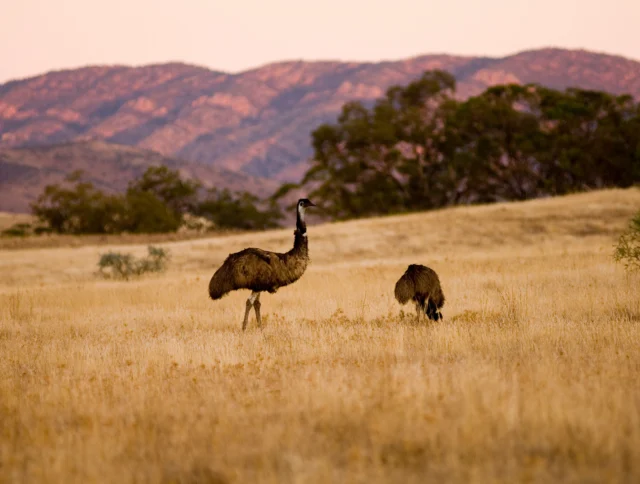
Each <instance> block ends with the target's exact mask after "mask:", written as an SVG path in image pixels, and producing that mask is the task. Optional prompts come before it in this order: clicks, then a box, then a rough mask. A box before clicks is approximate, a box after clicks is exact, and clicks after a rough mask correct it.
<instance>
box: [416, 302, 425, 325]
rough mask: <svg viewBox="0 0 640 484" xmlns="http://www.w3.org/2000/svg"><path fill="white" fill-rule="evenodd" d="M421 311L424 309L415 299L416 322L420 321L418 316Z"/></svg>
mask: <svg viewBox="0 0 640 484" xmlns="http://www.w3.org/2000/svg"><path fill="white" fill-rule="evenodd" d="M423 312H424V309H423V308H422V305H421V304H420V303H419V302H418V301H416V318H417V320H418V322H420V316H421V315H422V313H423Z"/></svg>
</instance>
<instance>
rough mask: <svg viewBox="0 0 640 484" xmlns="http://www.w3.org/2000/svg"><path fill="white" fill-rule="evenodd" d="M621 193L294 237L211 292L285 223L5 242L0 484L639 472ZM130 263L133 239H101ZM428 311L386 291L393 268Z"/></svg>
mask: <svg viewBox="0 0 640 484" xmlns="http://www.w3.org/2000/svg"><path fill="white" fill-rule="evenodd" d="M639 207H640V190H633V189H631V190H610V191H602V192H595V193H590V194H581V195H574V196H569V197H563V198H557V199H547V200H537V201H530V202H525V203H517V204H499V205H492V206H478V207H465V208H456V209H448V210H443V211H437V212H432V213H427V214H413V215H407V216H393V217H384V218H379V219H372V220H361V221H355V222H346V223H336V224H327V225H321V226H310V227H309V244H310V251H311V258H312V263H311V265H310V267H309V269H308V271H307V273H306V274H305V275H304V276H303V277H302V279H301V280H300V281H298V282H297V283H296V284H294V285H292V286H290V287H287V288H283V289H281V290H280V291H279V292H278V293H277V294H275V295H269V294H264V295H263V296H262V312H263V318H264V320H265V321H264V327H263V328H262V329H257V328H256V327H255V319H254V317H253V316H252V319H251V322H250V326H249V329H248V330H247V332H246V333H244V334H243V333H242V332H241V330H240V326H241V320H242V316H243V313H244V302H245V300H246V298H247V295H248V293H247V291H240V292H236V293H234V294H231V295H230V296H228V297H226V298H224V299H223V300H221V301H217V302H212V301H210V300H209V299H208V295H207V284H208V280H209V278H210V277H211V275H212V273H213V271H214V270H215V268H216V267H217V266H218V265H219V264H220V263H221V262H222V261H223V259H224V257H225V256H226V255H227V254H228V253H229V252H234V251H236V250H239V249H242V248H244V247H247V246H257V247H261V248H264V249H270V250H278V251H280V250H282V251H285V250H288V248H289V247H290V246H291V244H292V241H293V220H294V217H293V216H290V220H291V224H292V226H291V228H287V229H284V230H278V231H272V232H265V233H260V234H243V235H231V236H226V237H218V238H209V239H200V240H187V241H176V242H171V243H166V244H164V245H163V246H165V247H168V248H169V249H170V251H171V253H172V256H173V258H172V261H171V265H170V268H169V270H168V271H167V272H166V273H164V274H161V275H150V276H147V277H144V278H142V279H139V280H135V281H129V282H115V281H103V280H100V279H98V278H97V277H96V276H95V275H94V273H95V271H96V268H97V266H96V263H97V260H98V256H99V254H100V253H102V252H104V251H105V250H106V247H104V246H85V247H69V248H64V247H59V248H44V249H37V248H32V249H25V250H4V251H0V355H1V358H0V482H24V483H39V482H47V483H49V482H51V483H54V482H55V483H76V482H77V483H92V482H113V483H133V482H136V483H146V482H153V483H157V482H159V483H169V482H189V483H196V482H202V483H231V482H243V483H245V482H246V483H249V482H273V483H276V482H278V483H281V482H296V483H303V482H304V483H316V482H317V483H327V482H350V483H351V482H353V483H360V482H361V483H375V482H401V483H418V482H420V483H422V482H465V483H488V482H504V483H513V482H540V483H548V482H563V483H572V482H580V483H584V482H628V483H633V482H640V351H639V350H640V290H639V287H640V276H638V275H628V274H626V273H625V272H624V270H623V269H622V267H620V266H618V265H616V264H614V263H613V262H612V258H611V254H612V247H613V244H614V241H615V239H616V238H617V236H618V234H619V233H620V232H621V231H622V230H623V229H624V228H625V226H626V224H627V221H628V219H629V218H630V217H631V216H632V214H633V213H634V212H635V211H637V210H638V208H639ZM118 250H122V251H130V252H133V253H135V254H136V255H143V254H144V253H145V252H146V247H145V246H144V245H131V246H119V247H118ZM414 262H415V263H422V264H426V265H429V266H431V267H432V268H434V269H435V270H436V271H437V272H438V273H439V275H440V278H441V281H442V284H443V288H444V291H445V294H446V296H447V303H446V305H445V306H444V308H443V314H444V316H445V319H444V321H443V322H438V323H431V324H428V323H425V322H421V323H416V322H415V321H414V317H415V313H414V311H413V308H412V307H409V306H405V307H400V306H399V305H398V304H397V303H396V301H395V300H394V299H393V286H394V284H395V281H396V280H397V279H398V277H400V275H401V274H402V273H403V272H404V270H405V269H406V266H407V265H408V264H409V263H414Z"/></svg>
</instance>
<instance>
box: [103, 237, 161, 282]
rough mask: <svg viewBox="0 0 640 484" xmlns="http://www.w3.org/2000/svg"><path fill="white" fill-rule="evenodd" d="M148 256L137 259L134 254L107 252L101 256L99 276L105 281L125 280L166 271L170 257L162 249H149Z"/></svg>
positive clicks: (150, 247) (151, 247)
mask: <svg viewBox="0 0 640 484" xmlns="http://www.w3.org/2000/svg"><path fill="white" fill-rule="evenodd" d="M147 252H148V254H147V256H146V257H142V258H140V259H136V258H135V257H134V256H133V255H132V254H122V253H120V252H107V253H106V254H102V255H101V256H100V260H99V261H98V267H99V272H98V274H99V275H100V276H102V277H103V278H105V279H124V280H125V281H127V280H129V278H130V277H134V276H141V275H142V274H146V273H149V272H162V271H164V270H165V269H166V267H167V263H168V262H169V259H170V256H169V251H168V250H166V249H163V248H162V247H154V246H152V245H150V246H148V247H147Z"/></svg>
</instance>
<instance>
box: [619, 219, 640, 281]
mask: <svg viewBox="0 0 640 484" xmlns="http://www.w3.org/2000/svg"><path fill="white" fill-rule="evenodd" d="M613 258H614V259H615V260H616V262H621V263H623V264H624V266H625V268H626V269H627V270H629V271H631V270H639V269H640V212H638V213H637V214H636V216H635V217H634V218H633V219H632V220H631V222H629V227H628V228H627V230H626V231H625V232H624V233H623V234H622V235H621V236H620V238H619V239H618V245H617V246H616V249H615V252H614V254H613Z"/></svg>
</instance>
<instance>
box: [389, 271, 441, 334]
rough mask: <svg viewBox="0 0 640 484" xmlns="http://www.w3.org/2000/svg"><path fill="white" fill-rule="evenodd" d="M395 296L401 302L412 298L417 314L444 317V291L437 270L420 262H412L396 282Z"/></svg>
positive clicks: (433, 317) (430, 317)
mask: <svg viewBox="0 0 640 484" xmlns="http://www.w3.org/2000/svg"><path fill="white" fill-rule="evenodd" d="M395 296H396V299H397V300H398V302H399V303H400V304H406V303H407V302H408V301H409V300H412V301H413V302H414V303H415V305H416V314H417V315H418V318H419V317H420V314H422V313H425V314H426V315H427V316H428V317H429V319H432V320H434V321H438V320H439V319H442V313H441V312H440V308H442V306H444V300H445V299H444V293H443V292H442V287H441V286H440V279H439V278H438V274H436V272H435V271H434V270H433V269H431V268H429V267H426V266H423V265H420V264H411V265H410V266H409V267H408V268H407V270H406V271H405V273H404V274H403V275H402V277H401V278H400V279H399V280H398V282H396V288H395Z"/></svg>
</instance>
